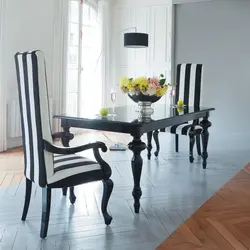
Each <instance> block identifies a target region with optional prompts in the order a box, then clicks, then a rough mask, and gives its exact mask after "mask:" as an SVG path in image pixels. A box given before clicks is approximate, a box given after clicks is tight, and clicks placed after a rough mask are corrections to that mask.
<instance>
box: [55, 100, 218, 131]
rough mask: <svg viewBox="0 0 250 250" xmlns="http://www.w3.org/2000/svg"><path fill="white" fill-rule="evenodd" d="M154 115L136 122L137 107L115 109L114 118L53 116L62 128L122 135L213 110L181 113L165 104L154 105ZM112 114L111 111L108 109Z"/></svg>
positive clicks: (200, 115) (92, 115) (198, 115)
mask: <svg viewBox="0 0 250 250" xmlns="http://www.w3.org/2000/svg"><path fill="white" fill-rule="evenodd" d="M152 107H153V108H154V114H153V115H152V116H151V120H150V121H146V122H142V121H138V112H137V111H136V109H137V105H128V106H120V107H115V109H114V111H115V114H116V115H115V116H113V115H108V116H107V117H101V116H99V115H97V114H86V115H82V116H72V115H70V114H61V115H55V116H54V118H56V119H60V120H61V123H62V127H78V128H89V129H98V130H106V131H114V132H122V133H131V132H133V131H132V130H133V129H135V128H141V129H142V131H141V132H149V131H152V130H155V129H161V128H164V127H168V126H172V125H175V124H180V123H183V122H188V121H192V120H195V119H199V118H202V117H205V116H207V115H208V114H209V112H210V111H213V110H214V108H206V107H184V108H183V110H182V111H181V112H179V111H180V110H179V109H177V108H176V107H172V106H171V107H170V106H167V105H165V104H154V105H152ZM109 113H112V109H109Z"/></svg>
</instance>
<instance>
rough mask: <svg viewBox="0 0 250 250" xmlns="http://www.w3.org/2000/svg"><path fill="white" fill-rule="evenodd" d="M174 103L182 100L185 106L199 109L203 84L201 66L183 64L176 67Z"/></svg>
mask: <svg viewBox="0 0 250 250" xmlns="http://www.w3.org/2000/svg"><path fill="white" fill-rule="evenodd" d="M176 83H177V85H176V95H175V101H176V103H177V101H178V100H183V101H184V104H185V105H188V106H190V107H191V106H193V107H200V103H201V91H202V84H203V65H202V64H193V63H187V64H186V63H183V64H178V65H177V75H176Z"/></svg>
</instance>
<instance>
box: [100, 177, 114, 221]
mask: <svg viewBox="0 0 250 250" xmlns="http://www.w3.org/2000/svg"><path fill="white" fill-rule="evenodd" d="M113 186H114V183H113V181H112V180H111V179H108V180H103V196H102V214H103V218H104V221H105V224H106V225H109V224H110V223H111V221H112V219H113V218H112V217H111V216H110V215H109V214H108V212H107V206H108V201H109V198H110V195H111V193H112V191H113Z"/></svg>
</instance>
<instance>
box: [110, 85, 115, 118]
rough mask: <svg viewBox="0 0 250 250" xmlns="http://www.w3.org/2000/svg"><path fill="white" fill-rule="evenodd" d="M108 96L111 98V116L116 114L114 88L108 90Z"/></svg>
mask: <svg viewBox="0 0 250 250" xmlns="http://www.w3.org/2000/svg"><path fill="white" fill-rule="evenodd" d="M110 98H111V101H112V104H113V105H112V114H111V115H113V116H116V114H115V102H116V91H115V89H114V88H112V89H111V92H110Z"/></svg>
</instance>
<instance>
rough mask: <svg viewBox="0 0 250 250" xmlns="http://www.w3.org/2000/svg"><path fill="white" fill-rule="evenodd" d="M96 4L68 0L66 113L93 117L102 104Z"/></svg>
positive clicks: (99, 44) (99, 40) (82, 0)
mask: <svg viewBox="0 0 250 250" xmlns="http://www.w3.org/2000/svg"><path fill="white" fill-rule="evenodd" d="M97 9H98V8H97V3H96V2H90V1H84V0H70V8H69V40H68V41H69V44H68V63H67V88H66V93H67V100H66V111H67V113H68V114H70V115H80V116H81V115H83V114H85V115H86V114H93V113H96V112H98V110H99V109H100V108H101V105H102V84H101V65H100V64H101V60H99V59H100V55H101V30H100V24H99V22H98V14H97Z"/></svg>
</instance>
